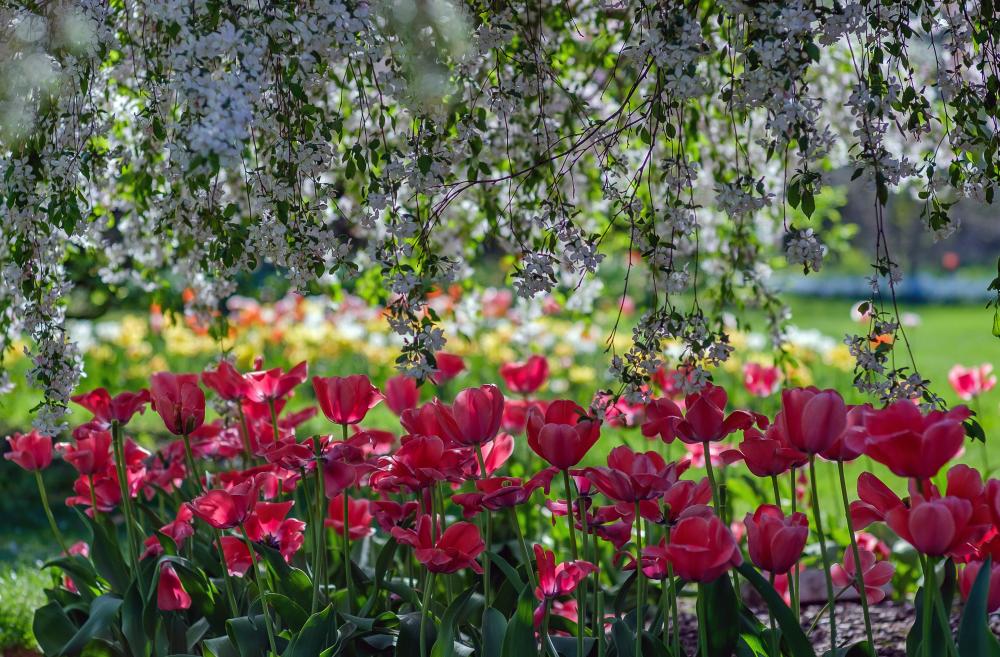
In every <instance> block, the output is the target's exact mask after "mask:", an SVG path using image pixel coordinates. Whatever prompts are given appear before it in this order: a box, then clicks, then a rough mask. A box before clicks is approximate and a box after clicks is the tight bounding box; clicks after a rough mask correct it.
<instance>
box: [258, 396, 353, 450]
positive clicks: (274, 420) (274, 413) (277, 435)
mask: <svg viewBox="0 0 1000 657" xmlns="http://www.w3.org/2000/svg"><path fill="white" fill-rule="evenodd" d="M267 409H268V410H269V411H271V427H272V428H273V429H274V442H275V443H279V442H281V431H280V430H279V429H278V409H277V408H275V406H274V400H273V399H268V400H267ZM344 440H347V425H346V424H345V425H344Z"/></svg>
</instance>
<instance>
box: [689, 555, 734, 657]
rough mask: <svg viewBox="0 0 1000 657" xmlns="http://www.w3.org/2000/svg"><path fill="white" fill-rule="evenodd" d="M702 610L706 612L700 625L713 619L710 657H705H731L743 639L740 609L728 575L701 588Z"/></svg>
mask: <svg viewBox="0 0 1000 657" xmlns="http://www.w3.org/2000/svg"><path fill="white" fill-rule="evenodd" d="M698 609H699V611H702V612H703V613H701V614H699V617H698V622H699V623H701V622H703V621H704V622H706V623H707V622H708V620H709V619H708V618H707V615H708V614H711V616H712V618H711V621H712V622H711V623H710V625H711V627H712V631H711V632H709V633H708V655H706V656H704V657H730V655H732V654H733V652H734V651H735V650H736V643H737V642H738V641H739V638H740V608H739V603H738V601H737V600H736V593H735V591H733V580H732V578H731V577H730V576H729V575H728V574H726V575H722V576H721V577H719V578H718V579H716V580H715V581H714V582H710V583H708V584H700V585H699V586H698ZM703 616H704V617H703Z"/></svg>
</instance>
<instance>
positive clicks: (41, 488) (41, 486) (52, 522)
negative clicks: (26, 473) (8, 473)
mask: <svg viewBox="0 0 1000 657" xmlns="http://www.w3.org/2000/svg"><path fill="white" fill-rule="evenodd" d="M35 483H37V484H38V495H39V497H41V498H42V508H44V509H45V517H46V518H48V519H49V527H51V528H52V534H53V535H54V536H55V537H56V543H58V544H59V547H60V548H61V549H62V551H63V554H65V555H66V556H69V548H67V547H66V539H65V538H63V535H62V532H61V531H59V525H57V524H56V518H55V516H53V515H52V507H51V506H49V496H48V494H47V493H46V492H45V482H44V481H42V471H41V470H35Z"/></svg>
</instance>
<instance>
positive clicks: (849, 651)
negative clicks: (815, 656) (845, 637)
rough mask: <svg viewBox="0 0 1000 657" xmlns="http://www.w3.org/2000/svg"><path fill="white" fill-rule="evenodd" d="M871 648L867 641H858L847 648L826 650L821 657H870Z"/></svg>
mask: <svg viewBox="0 0 1000 657" xmlns="http://www.w3.org/2000/svg"><path fill="white" fill-rule="evenodd" d="M872 655H873V653H872V651H871V648H869V647H868V642H867V641H858V642H857V643H852V644H851V645H849V646H841V647H839V648H837V649H836V650H827V651H826V652H824V653H823V657H872Z"/></svg>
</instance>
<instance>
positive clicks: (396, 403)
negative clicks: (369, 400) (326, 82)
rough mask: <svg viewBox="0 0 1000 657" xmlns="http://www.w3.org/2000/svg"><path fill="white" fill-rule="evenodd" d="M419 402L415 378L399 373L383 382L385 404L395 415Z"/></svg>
mask: <svg viewBox="0 0 1000 657" xmlns="http://www.w3.org/2000/svg"><path fill="white" fill-rule="evenodd" d="M419 403H420V388H418V387H417V380H416V379H414V378H413V377H411V376H405V375H403V374H400V375H398V376H394V377H392V378H391V379H389V380H388V381H386V382H385V404H386V406H388V407H389V410H391V411H392V412H393V413H395V414H396V415H402V414H403V411H408V410H409V409H411V408H415V407H416V405H417V404H419Z"/></svg>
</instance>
